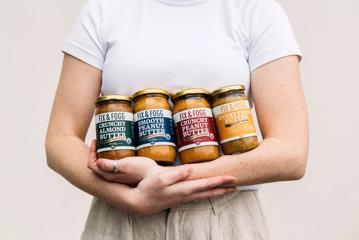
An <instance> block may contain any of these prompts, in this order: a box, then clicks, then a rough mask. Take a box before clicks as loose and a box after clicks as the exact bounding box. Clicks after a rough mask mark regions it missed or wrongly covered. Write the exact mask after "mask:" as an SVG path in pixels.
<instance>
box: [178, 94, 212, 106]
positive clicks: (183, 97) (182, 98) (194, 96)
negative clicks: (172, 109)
mask: <svg viewBox="0 0 359 240" xmlns="http://www.w3.org/2000/svg"><path fill="white" fill-rule="evenodd" d="M193 98H197V99H198V98H202V99H206V100H207V101H208V102H209V100H210V99H209V96H208V95H206V94H202V93H194V94H187V95H184V96H181V97H178V98H176V99H174V100H173V103H174V104H176V102H178V101H181V100H186V99H193Z"/></svg>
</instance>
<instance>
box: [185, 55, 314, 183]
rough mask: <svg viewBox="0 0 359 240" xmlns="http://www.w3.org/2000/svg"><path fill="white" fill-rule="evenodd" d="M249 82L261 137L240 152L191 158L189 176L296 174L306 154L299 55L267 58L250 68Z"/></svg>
mask: <svg viewBox="0 0 359 240" xmlns="http://www.w3.org/2000/svg"><path fill="white" fill-rule="evenodd" d="M251 78H252V79H251V86H252V95H253V100H254V103H255V106H256V112H257V115H258V121H259V125H260V129H261V132H262V134H263V138H264V141H263V142H262V143H261V145H260V146H259V147H258V148H256V149H254V150H252V151H250V152H247V153H244V154H240V155H233V156H222V157H220V158H219V159H217V160H215V161H212V162H207V163H200V164H191V166H192V167H193V174H192V175H191V176H190V177H189V179H198V178H203V177H209V176H215V175H224V174H225V175H231V176H235V177H236V178H237V184H239V185H250V184H258V183H265V182H274V181H285V180H296V179H300V178H302V177H303V176H304V174H305V169H306V162H307V155H308V142H309V139H308V138H309V133H308V132H309V130H308V116H307V109H306V103H305V99H304V95H303V90H302V86H301V81H300V70H299V64H298V58H297V57H296V56H290V57H285V58H281V59H278V60H276V61H273V62H270V63H268V64H266V65H264V66H262V67H260V68H258V69H257V70H255V71H254V72H253V73H252V76H251Z"/></svg>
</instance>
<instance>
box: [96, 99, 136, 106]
mask: <svg viewBox="0 0 359 240" xmlns="http://www.w3.org/2000/svg"><path fill="white" fill-rule="evenodd" d="M106 104H128V105H131V102H129V101H125V100H106V101H103V102H99V103H96V107H101V106H103V105H106Z"/></svg>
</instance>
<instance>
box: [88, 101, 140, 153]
mask: <svg viewBox="0 0 359 240" xmlns="http://www.w3.org/2000/svg"><path fill="white" fill-rule="evenodd" d="M95 121H96V139H97V144H96V145H97V146H96V148H97V156H98V158H107V159H112V160H116V159H121V158H124V157H131V156H135V155H136V151H135V144H134V126H133V113H132V108H131V98H130V97H127V96H121V95H109V96H101V97H99V98H98V99H97V101H96V111H95Z"/></svg>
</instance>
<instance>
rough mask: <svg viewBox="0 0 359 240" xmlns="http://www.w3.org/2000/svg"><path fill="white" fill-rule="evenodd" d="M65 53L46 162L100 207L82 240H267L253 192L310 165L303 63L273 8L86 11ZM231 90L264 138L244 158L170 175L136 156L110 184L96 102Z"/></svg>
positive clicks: (194, 2)
mask: <svg viewBox="0 0 359 240" xmlns="http://www.w3.org/2000/svg"><path fill="white" fill-rule="evenodd" d="M62 51H63V52H64V61H63V66H62V73H61V77H60V80H59V83H58V88H57V92H56V96H55V100H54V104H53V109H52V113H51V118H50V122H49V126H48V131H47V136H46V153H47V162H48V165H49V167H50V168H52V169H53V170H54V171H56V172H58V173H59V174H61V175H62V176H63V177H64V178H66V179H67V180H68V181H69V182H70V183H72V184H73V185H75V186H76V187H78V188H79V189H82V190H83V191H85V192H87V193H89V194H91V195H93V196H94V197H95V198H94V200H93V203H92V205H91V209H90V213H89V216H88V219H87V222H86V226H85V229H84V231H83V233H82V239H83V240H87V239H109V240H111V239H126V240H127V239H131V240H132V239H134V240H137V239H147V240H152V239H156V240H158V239H171V240H177V239H191V240H196V239H198V240H203V239H215V240H220V239H227V240H229V239H241V240H242V239H243V240H252V239H267V238H268V233H267V228H266V225H265V219H264V217H263V211H262V207H261V205H260V200H259V197H258V185H257V184H262V183H268V182H276V181H288V180H298V179H300V178H302V177H303V176H304V174H305V170H306V162H307V154H308V117H307V110H306V103H305V99H304V94H303V90H302V86H301V79H300V68H299V61H300V59H301V52H300V49H299V47H298V44H297V42H296V39H295V37H294V34H293V31H292V29H291V25H290V23H289V21H288V18H287V16H286V14H285V12H284V10H283V8H282V7H281V6H280V5H279V4H278V3H277V2H275V0H90V1H88V2H87V3H86V4H85V6H84V7H83V8H82V10H81V13H80V15H79V17H78V19H77V21H76V22H75V24H74V26H73V28H72V30H71V31H70V33H69V36H68V38H67V40H66V41H65V44H64V46H63V48H62ZM233 84H243V85H245V87H246V90H247V92H246V93H248V94H250V99H251V103H252V102H253V103H254V106H255V109H256V113H257V116H258V122H259V127H260V130H261V133H262V136H263V141H262V142H261V144H260V145H259V146H258V147H257V148H256V149H254V150H252V151H249V152H247V153H243V154H239V155H228V156H227V155H222V156H221V157H220V158H219V159H216V160H214V161H211V162H205V163H198V164H186V165H178V166H170V167H163V166H159V165H157V164H156V163H155V162H154V161H152V160H151V159H147V158H144V157H130V158H126V159H123V160H121V161H118V162H117V166H116V167H117V168H118V169H119V170H120V171H121V174H114V173H113V164H112V162H111V161H110V160H108V159H97V157H96V146H95V145H96V142H94V141H93V142H92V144H91V146H90V147H88V146H87V145H86V143H85V137H86V134H87V131H88V128H89V125H90V123H91V119H92V118H93V115H94V108H95V106H94V102H95V100H96V98H97V97H98V96H99V95H100V94H104V95H109V94H121V95H128V96H130V95H132V94H133V93H134V92H136V91H138V90H140V89H144V88H156V87H161V88H165V89H167V90H168V91H170V92H173V91H175V90H178V89H186V88H205V89H207V90H208V91H212V90H214V89H217V88H220V87H223V86H227V85H233ZM238 186H239V187H238ZM283 194H284V193H283Z"/></svg>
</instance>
